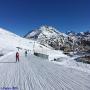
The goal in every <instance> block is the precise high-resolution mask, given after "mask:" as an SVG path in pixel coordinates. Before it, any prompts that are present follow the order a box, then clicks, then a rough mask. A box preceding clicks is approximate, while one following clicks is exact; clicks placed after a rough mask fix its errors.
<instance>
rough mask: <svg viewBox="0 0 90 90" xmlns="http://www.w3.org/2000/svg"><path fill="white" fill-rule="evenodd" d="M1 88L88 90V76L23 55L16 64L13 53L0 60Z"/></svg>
mask: <svg viewBox="0 0 90 90" xmlns="http://www.w3.org/2000/svg"><path fill="white" fill-rule="evenodd" d="M2 87H11V88H12V87H17V88H18V89H13V90H90V74H89V73H85V72H82V71H79V70H75V69H72V68H66V67H64V66H61V65H57V64H54V63H51V62H49V61H48V60H45V59H42V58H39V57H36V56H34V55H30V54H29V55H28V56H27V57H25V55H24V53H21V55H20V62H19V63H18V62H17V63H16V62H15V53H12V55H11V54H10V55H8V56H7V57H5V58H3V59H1V60H0V90H2V89H1V88H2ZM10 90H11V89H10Z"/></svg>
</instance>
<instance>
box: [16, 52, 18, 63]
mask: <svg viewBox="0 0 90 90" xmlns="http://www.w3.org/2000/svg"><path fill="white" fill-rule="evenodd" d="M17 61H18V62H19V53H18V52H16V62H17Z"/></svg>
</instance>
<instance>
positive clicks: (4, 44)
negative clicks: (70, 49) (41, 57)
mask: <svg viewBox="0 0 90 90" xmlns="http://www.w3.org/2000/svg"><path fill="white" fill-rule="evenodd" d="M16 47H20V48H21V49H22V50H30V51H31V53H34V52H38V53H42V54H45V55H48V56H49V58H48V59H49V60H54V58H58V57H61V56H62V57H65V56H66V55H64V54H63V53H62V52H61V51H55V50H52V49H51V48H47V47H45V46H43V45H40V44H39V43H37V42H36V41H33V40H28V39H25V38H22V37H20V36H18V35H16V34H14V33H11V32H9V31H7V30H5V29H3V28H0V51H3V52H7V53H8V52H12V51H17V48H16ZM4 54H6V53H4Z"/></svg>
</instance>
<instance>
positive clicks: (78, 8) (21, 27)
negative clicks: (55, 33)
mask: <svg viewBox="0 0 90 90" xmlns="http://www.w3.org/2000/svg"><path fill="white" fill-rule="evenodd" d="M41 25H50V26H53V27H56V28H57V29H58V30H60V31H61V32H66V31H69V30H72V31H75V32H81V31H86V30H90V0H0V27H3V28H6V29H8V30H10V31H12V32H14V33H16V34H18V35H21V36H22V35H24V34H26V33H27V32H28V31H31V30H33V29H35V28H38V27H39V26H41Z"/></svg>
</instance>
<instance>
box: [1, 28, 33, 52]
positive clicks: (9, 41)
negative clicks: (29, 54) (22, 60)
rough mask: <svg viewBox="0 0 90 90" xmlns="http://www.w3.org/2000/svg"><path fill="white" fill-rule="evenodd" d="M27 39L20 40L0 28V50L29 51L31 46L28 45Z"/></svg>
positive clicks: (18, 37)
mask: <svg viewBox="0 0 90 90" xmlns="http://www.w3.org/2000/svg"><path fill="white" fill-rule="evenodd" d="M29 42H32V41H28V40H27V39H24V38H21V37H20V36H18V35H16V34H14V33H11V32H9V31H7V30H5V29H3V28H0V48H7V49H11V50H13V49H16V47H20V48H23V49H24V48H25V49H30V48H29V47H31V44H29Z"/></svg>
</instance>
